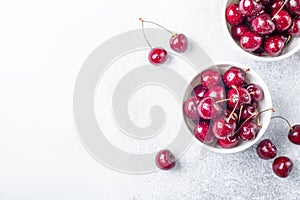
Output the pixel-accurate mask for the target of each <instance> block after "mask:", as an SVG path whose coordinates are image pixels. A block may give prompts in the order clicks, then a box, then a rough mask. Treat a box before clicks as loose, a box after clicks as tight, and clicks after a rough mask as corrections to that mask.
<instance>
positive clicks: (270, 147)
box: [256, 139, 277, 160]
mask: <svg viewBox="0 0 300 200" xmlns="http://www.w3.org/2000/svg"><path fill="white" fill-rule="evenodd" d="M256 152H257V155H258V156H259V157H260V158H262V159H265V160H267V159H272V158H275V156H276V155H277V148H276V146H275V145H274V144H273V143H272V141H271V140H269V139H264V140H262V141H261V142H260V143H259V144H258V145H257V147H256Z"/></svg>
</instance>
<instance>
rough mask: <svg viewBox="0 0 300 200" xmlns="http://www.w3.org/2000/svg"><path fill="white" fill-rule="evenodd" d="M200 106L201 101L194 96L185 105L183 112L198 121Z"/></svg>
mask: <svg viewBox="0 0 300 200" xmlns="http://www.w3.org/2000/svg"><path fill="white" fill-rule="evenodd" d="M198 104H199V100H198V98H197V97H195V96H192V97H190V98H188V99H187V100H186V101H185V102H184V104H183V112H184V114H185V115H186V116H187V117H188V118H191V119H198V118H199V114H198Z"/></svg>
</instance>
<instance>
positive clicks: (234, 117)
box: [225, 109, 238, 124]
mask: <svg viewBox="0 0 300 200" xmlns="http://www.w3.org/2000/svg"><path fill="white" fill-rule="evenodd" d="M231 113H232V110H230V109H227V110H226V111H225V119H226V120H228V122H229V123H230V124H233V123H236V122H237V121H238V115H237V114H236V113H235V112H234V113H233V114H232V115H231ZM230 115H231V116H230ZM229 117H230V119H229Z"/></svg>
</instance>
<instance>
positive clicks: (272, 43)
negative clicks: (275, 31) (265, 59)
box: [264, 35, 285, 57]
mask: <svg viewBox="0 0 300 200" xmlns="http://www.w3.org/2000/svg"><path fill="white" fill-rule="evenodd" d="M284 46H285V43H284V39H283V38H282V37H281V36H279V35H273V36H270V37H268V38H267V39H266V40H265V44H264V49H265V52H266V53H267V54H269V55H270V56H274V57H275V56H279V55H280V54H281V53H282V50H283V48H284Z"/></svg>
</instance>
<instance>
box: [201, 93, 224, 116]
mask: <svg viewBox="0 0 300 200" xmlns="http://www.w3.org/2000/svg"><path fill="white" fill-rule="evenodd" d="M198 113H199V115H200V117H201V118H203V119H215V118H217V117H218V116H220V115H221V113H222V107H221V106H220V105H219V104H217V103H216V102H215V100H214V99H213V98H211V97H205V98H204V99H202V100H201V101H200V103H199V105H198Z"/></svg>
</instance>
